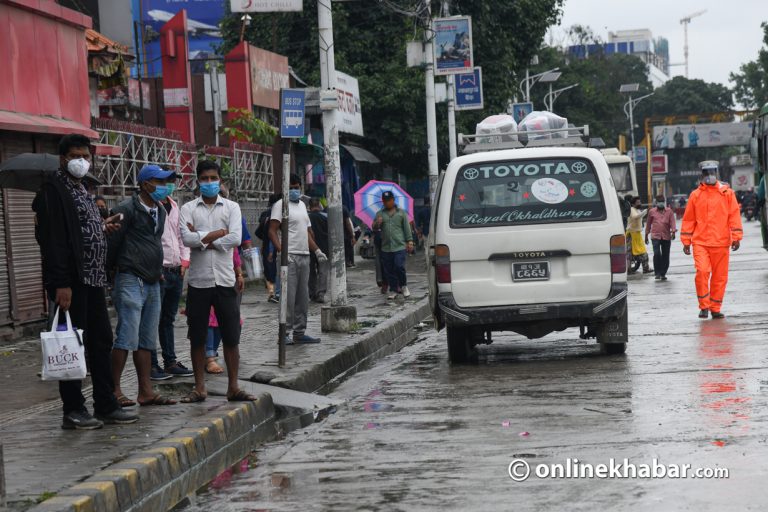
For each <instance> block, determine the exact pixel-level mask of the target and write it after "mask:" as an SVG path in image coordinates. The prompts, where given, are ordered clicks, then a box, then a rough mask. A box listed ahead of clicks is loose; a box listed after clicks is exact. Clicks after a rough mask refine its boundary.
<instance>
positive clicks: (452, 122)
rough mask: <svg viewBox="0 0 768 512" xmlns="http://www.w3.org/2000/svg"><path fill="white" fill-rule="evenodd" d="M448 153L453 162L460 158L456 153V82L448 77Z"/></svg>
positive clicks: (453, 78)
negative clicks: (457, 157)
mask: <svg viewBox="0 0 768 512" xmlns="http://www.w3.org/2000/svg"><path fill="white" fill-rule="evenodd" d="M446 78H447V79H448V152H449V155H450V158H451V160H453V159H454V158H456V156H458V154H457V152H456V104H455V99H456V92H455V88H456V80H455V77H454V76H453V75H448V76H447V77H446Z"/></svg>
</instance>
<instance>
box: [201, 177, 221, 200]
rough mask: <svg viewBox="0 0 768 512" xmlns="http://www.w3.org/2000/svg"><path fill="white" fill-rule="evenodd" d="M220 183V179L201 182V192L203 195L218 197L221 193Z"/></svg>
mask: <svg viewBox="0 0 768 512" xmlns="http://www.w3.org/2000/svg"><path fill="white" fill-rule="evenodd" d="M219 189H220V185H219V182H218V181H209V182H208V183H201V184H200V193H201V194H202V195H203V197H216V196H217V195H219Z"/></svg>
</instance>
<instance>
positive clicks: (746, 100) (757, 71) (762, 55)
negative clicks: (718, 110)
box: [730, 22, 768, 110]
mask: <svg viewBox="0 0 768 512" xmlns="http://www.w3.org/2000/svg"><path fill="white" fill-rule="evenodd" d="M760 26H761V27H762V28H763V45H764V47H763V48H761V49H760V51H759V52H758V55H757V60H753V61H751V62H747V63H746V64H742V65H741V67H740V68H739V72H738V73H731V75H730V79H731V81H732V82H734V84H735V85H734V95H735V96H736V101H738V102H739V103H740V104H741V105H742V106H743V107H744V108H746V109H750V110H751V109H756V108H760V107H762V106H763V105H765V104H766V103H768V22H763V23H762V24H760Z"/></svg>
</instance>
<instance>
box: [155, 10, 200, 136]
mask: <svg viewBox="0 0 768 512" xmlns="http://www.w3.org/2000/svg"><path fill="white" fill-rule="evenodd" d="M160 53H161V54H162V57H163V99H164V103H165V127H166V128H168V129H169V130H176V131H178V132H179V133H180V134H181V140H183V141H185V142H195V130H194V128H193V125H192V77H191V73H190V68H189V40H188V39H187V11H186V9H182V10H181V11H179V13H178V14H176V15H175V16H174V17H173V18H171V19H170V20H169V21H168V23H166V24H165V25H163V26H162V27H161V28H160Z"/></svg>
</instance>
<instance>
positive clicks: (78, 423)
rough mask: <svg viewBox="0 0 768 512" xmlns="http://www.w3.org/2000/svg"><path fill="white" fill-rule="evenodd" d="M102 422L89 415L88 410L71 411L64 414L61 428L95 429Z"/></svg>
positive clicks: (101, 424)
mask: <svg viewBox="0 0 768 512" xmlns="http://www.w3.org/2000/svg"><path fill="white" fill-rule="evenodd" d="M103 426H104V423H102V422H101V421H99V420H97V419H96V418H94V417H93V416H91V415H90V414H89V413H88V411H73V412H70V413H67V414H65V415H64V419H63V420H62V422H61V428H63V429H64V430H96V429H98V428H101V427H103Z"/></svg>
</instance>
